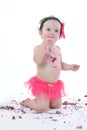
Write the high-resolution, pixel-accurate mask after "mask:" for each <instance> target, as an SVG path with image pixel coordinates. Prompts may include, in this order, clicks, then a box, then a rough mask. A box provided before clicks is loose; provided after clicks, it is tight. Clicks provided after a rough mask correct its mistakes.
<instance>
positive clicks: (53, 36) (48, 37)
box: [41, 20, 61, 44]
mask: <svg viewBox="0 0 87 130" xmlns="http://www.w3.org/2000/svg"><path fill="white" fill-rule="evenodd" d="M60 29H61V24H60V23H59V22H58V21H56V20H48V21H46V22H45V23H44V25H43V28H42V31H41V37H42V38H43V40H44V41H46V42H48V43H50V44H55V42H56V41H57V40H58V39H59V37H60Z"/></svg>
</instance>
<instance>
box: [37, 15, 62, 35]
mask: <svg viewBox="0 0 87 130" xmlns="http://www.w3.org/2000/svg"><path fill="white" fill-rule="evenodd" d="M48 20H56V21H58V22H59V23H60V25H61V30H60V35H61V32H62V22H61V21H60V20H59V19H58V18H56V17H54V16H48V17H45V18H43V19H41V20H40V27H39V30H42V28H43V25H44V23H45V22H46V21H48Z"/></svg>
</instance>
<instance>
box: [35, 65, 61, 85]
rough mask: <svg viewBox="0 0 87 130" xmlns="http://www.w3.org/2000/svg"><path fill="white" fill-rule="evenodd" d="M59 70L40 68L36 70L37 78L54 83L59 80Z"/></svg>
mask: <svg viewBox="0 0 87 130" xmlns="http://www.w3.org/2000/svg"><path fill="white" fill-rule="evenodd" d="M60 72H61V70H60V69H58V68H53V67H50V66H49V67H42V68H38V69H37V76H38V78H39V79H41V80H43V81H46V82H50V83H54V82H56V81H57V80H58V79H59V76H60Z"/></svg>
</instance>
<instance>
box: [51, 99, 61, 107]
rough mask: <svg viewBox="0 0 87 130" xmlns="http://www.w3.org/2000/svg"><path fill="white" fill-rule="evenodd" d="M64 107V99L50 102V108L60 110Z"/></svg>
mask: <svg viewBox="0 0 87 130" xmlns="http://www.w3.org/2000/svg"><path fill="white" fill-rule="evenodd" d="M61 105H62V99H61V98H60V99H56V100H53V101H50V108H60V107H61Z"/></svg>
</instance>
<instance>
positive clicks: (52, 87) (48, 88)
mask: <svg viewBox="0 0 87 130" xmlns="http://www.w3.org/2000/svg"><path fill="white" fill-rule="evenodd" d="M25 85H26V87H28V88H29V89H31V91H32V94H33V95H34V96H36V97H37V96H38V95H40V94H41V93H44V94H46V95H47V96H48V98H49V100H50V101H52V100H55V99H59V98H62V97H63V96H65V95H66V94H65V91H64V83H63V82H62V81H61V80H58V81H57V82H55V83H48V82H45V81H42V80H40V79H39V78H38V77H37V76H34V77H32V78H31V79H30V80H28V81H27V82H25Z"/></svg>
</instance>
